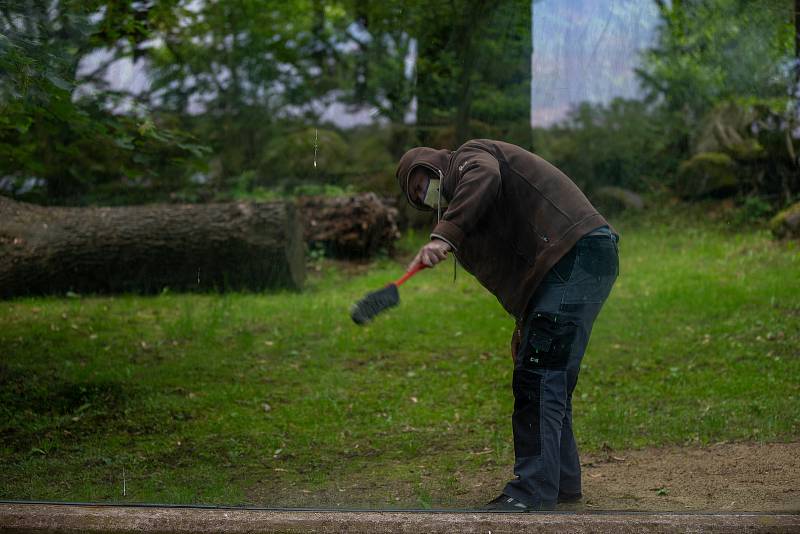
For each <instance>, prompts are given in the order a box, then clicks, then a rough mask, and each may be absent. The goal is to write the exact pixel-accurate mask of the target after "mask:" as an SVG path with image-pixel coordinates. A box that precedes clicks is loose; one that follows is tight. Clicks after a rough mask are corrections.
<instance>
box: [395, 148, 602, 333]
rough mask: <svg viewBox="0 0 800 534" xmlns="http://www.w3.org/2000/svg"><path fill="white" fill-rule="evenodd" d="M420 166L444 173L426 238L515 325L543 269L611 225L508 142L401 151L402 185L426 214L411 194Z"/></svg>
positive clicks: (553, 171)
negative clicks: (447, 251)
mask: <svg viewBox="0 0 800 534" xmlns="http://www.w3.org/2000/svg"><path fill="white" fill-rule="evenodd" d="M419 165H422V166H424V167H426V168H428V169H431V170H432V171H434V173H435V174H438V175H439V176H441V178H442V181H441V184H440V187H441V195H442V196H443V197H444V199H445V200H446V201H447V203H448V204H447V208H446V209H445V210H444V211H443V212H442V217H441V220H440V221H439V223H438V224H437V225H436V227H435V228H434V229H433V231H432V232H431V238H432V239H433V238H439V239H443V240H444V241H446V242H448V243H449V244H450V246H451V247H452V248H453V250H454V254H455V255H456V258H458V261H459V263H461V265H463V266H464V268H465V269H466V270H467V271H469V272H470V273H472V275H473V276H475V278H477V279H478V281H479V282H480V283H481V284H482V285H483V286H484V287H485V288H486V289H488V290H489V291H490V292H491V293H492V294H494V295H495V296H496V297H497V300H499V301H500V304H502V305H503V307H504V308H505V309H506V311H508V312H509V313H510V314H512V315H513V316H514V317H516V319H517V320H520V319H522V316H523V314H524V312H525V308H526V305H527V304H528V301H529V300H530V298H531V297H532V296H533V293H534V291H535V290H536V288H537V286H538V285H539V283H540V282H541V281H542V279H543V278H544V276H545V274H547V271H549V270H550V268H551V267H552V266H553V265H555V264H556V262H558V260H559V259H560V258H561V257H562V256H563V255H564V254H566V253H567V252H568V251H569V250H570V249H571V248H572V246H573V245H574V244H575V243H576V242H577V241H578V239H580V238H581V237H583V236H584V235H586V234H588V233H589V232H591V231H592V230H594V229H596V228H599V227H600V226H603V225H608V222H606V220H605V219H604V218H603V216H602V215H600V214H599V213H598V212H597V210H596V209H595V208H594V206H592V204H591V203H590V202H589V200H588V199H587V198H586V196H585V195H584V194H583V193H582V192H581V190H580V189H578V186H576V185H575V183H574V182H573V181H572V180H570V179H569V178H568V177H567V176H566V175H565V174H564V173H562V172H561V171H559V170H558V169H557V168H555V167H554V166H553V165H551V164H550V163H548V162H547V161H545V160H543V159H542V158H540V157H539V156H536V155H535V154H532V153H530V152H528V151H527V150H525V149H523V148H520V147H518V146H516V145H512V144H510V143H504V142H502V141H493V140H491V139H473V140H471V141H467V142H466V143H464V144H463V145H461V147H459V149H458V150H456V151H455V152H451V151H449V150H436V149H433V148H427V147H420V148H414V149H412V150H409V151H408V152H406V153H405V154H404V155H403V157H402V158H401V159H400V163H399V165H398V167H397V173H396V177H397V180H398V183H399V185H400V188H401V189H402V190H403V192H405V193H406V198H408V201H409V202H410V203H411V204H412V205H413V206H414V207H415V208H417V209H430V208H428V207H427V206H422V205H420V204H419V203H418V202H417V201H415V199H413V198H411V196H409V194H408V176H409V174H410V172H411V170H412V169H413V168H414V167H416V166H419ZM609 226H610V225H609ZM612 231H613V229H612Z"/></svg>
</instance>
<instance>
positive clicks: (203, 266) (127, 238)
mask: <svg viewBox="0 0 800 534" xmlns="http://www.w3.org/2000/svg"><path fill="white" fill-rule="evenodd" d="M300 217H301V216H300V215H299V214H297V213H296V209H295V207H294V206H293V205H292V204H291V203H286V202H268V203H235V204H233V203H232V204H204V205H149V206H129V207H119V208H45V207H41V206H34V205H32V204H25V203H20V202H15V201H13V200H10V199H8V198H5V197H2V196H0V297H5V298H8V297H14V296H19V295H31V294H46V293H63V292H66V291H73V292H76V293H83V292H88V293H108V292H124V291H132V292H146V293H152V292H158V291H162V290H163V288H165V287H168V288H170V289H176V290H208V289H219V290H227V289H233V290H240V289H248V290H262V289H267V288H276V287H288V288H293V289H299V288H301V287H302V285H303V281H304V278H305V243H304V241H303V235H302V232H303V223H302V221H301V220H300Z"/></svg>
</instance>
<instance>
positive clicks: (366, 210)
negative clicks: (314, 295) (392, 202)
mask: <svg viewBox="0 0 800 534" xmlns="http://www.w3.org/2000/svg"><path fill="white" fill-rule="evenodd" d="M297 204H298V207H299V209H300V211H301V212H302V214H303V218H304V220H305V221H306V227H305V239H306V242H307V243H308V245H309V246H310V247H312V248H317V247H319V248H321V249H323V250H324V251H325V253H326V254H327V255H329V256H334V257H339V258H367V257H371V256H374V255H375V253H377V252H378V250H380V249H381V248H383V249H385V250H387V251H391V250H392V247H393V245H394V241H395V240H396V239H397V238H398V237H399V236H400V234H399V232H398V230H397V208H394V207H392V206H388V205H387V204H386V203H385V202H383V201H381V199H380V198H378V196H377V195H376V194H375V193H362V194H358V195H351V196H346V197H323V196H308V197H300V198H299V199H298V200H297Z"/></svg>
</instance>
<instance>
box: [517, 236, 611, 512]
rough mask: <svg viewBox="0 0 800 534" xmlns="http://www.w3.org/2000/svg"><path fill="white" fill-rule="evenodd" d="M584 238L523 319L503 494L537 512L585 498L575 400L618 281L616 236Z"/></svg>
mask: <svg viewBox="0 0 800 534" xmlns="http://www.w3.org/2000/svg"><path fill="white" fill-rule="evenodd" d="M603 231H605V232H607V233H605V234H601V235H590V236H584V237H583V238H581V239H580V240H579V241H578V243H577V244H576V245H575V246H574V247H573V248H572V250H570V251H569V252H568V253H567V254H566V255H565V256H564V257H563V258H562V259H561V260H559V262H558V263H557V264H556V265H555V266H554V267H553V268H552V269H551V270H550V271H549V272H548V274H547V276H546V277H545V279H544V280H543V282H542V284H541V285H540V286H539V288H538V289H537V290H536V292H535V293H534V295H533V297H532V298H531V301H530V303H529V304H528V309H527V310H526V312H525V315H524V316H523V319H522V325H521V341H520V345H519V348H518V349H517V354H516V359H515V363H514V375H513V381H512V387H513V390H514V415H513V416H512V426H513V432H514V456H515V461H514V474H515V475H516V477H517V478H515V479H514V480H512V481H510V482H509V483H508V484H507V485H506V487H505V489H504V490H503V493H505V494H506V495H509V496H511V497H514V498H515V499H517V500H519V501H522V502H523V503H525V504H527V505H529V506H532V507H534V508H536V509H542V510H549V509H553V508H555V505H556V501H557V499H558V495H559V492H560V493H561V494H562V495H565V496H567V495H577V494H579V493H580V492H581V464H580V460H579V458H578V448H577V446H576V444H575V437H574V436H573V433H572V392H573V391H574V389H575V385H576V384H577V382H578V372H579V371H580V366H581V360H582V359H583V354H584V352H585V351H586V345H587V344H588V342H589V335H590V334H591V332H592V324H593V323H594V320H595V318H596V317H597V314H598V313H599V312H600V308H601V307H602V306H603V302H605V300H606V299H607V298H608V295H609V293H610V292H611V286H613V285H614V281H615V280H616V279H617V275H618V274H619V256H618V249H617V239H618V238H617V236H616V235H612V234H611V232H610V231H608V230H607V228H606V229H605V230H603Z"/></svg>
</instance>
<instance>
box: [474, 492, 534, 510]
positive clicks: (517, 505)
mask: <svg viewBox="0 0 800 534" xmlns="http://www.w3.org/2000/svg"><path fill="white" fill-rule="evenodd" d="M483 509H484V510H490V511H494V512H530V511H533V510H535V508H533V507H532V506H528V505H527V504H525V503H524V502H522V501H518V500H517V499H515V498H514V497H509V496H508V495H506V494H505V493H501V494H500V496H499V497H497V498H496V499H495V500H493V501H490V502H488V503H486V506H484V507H483Z"/></svg>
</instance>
